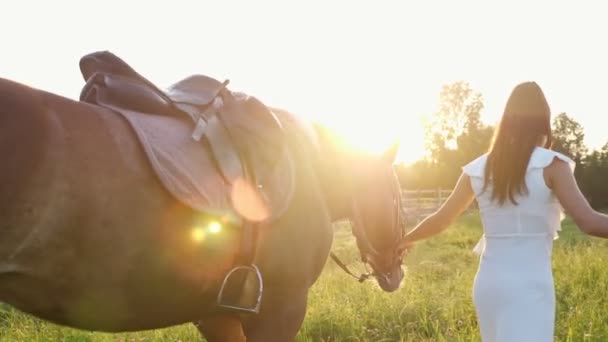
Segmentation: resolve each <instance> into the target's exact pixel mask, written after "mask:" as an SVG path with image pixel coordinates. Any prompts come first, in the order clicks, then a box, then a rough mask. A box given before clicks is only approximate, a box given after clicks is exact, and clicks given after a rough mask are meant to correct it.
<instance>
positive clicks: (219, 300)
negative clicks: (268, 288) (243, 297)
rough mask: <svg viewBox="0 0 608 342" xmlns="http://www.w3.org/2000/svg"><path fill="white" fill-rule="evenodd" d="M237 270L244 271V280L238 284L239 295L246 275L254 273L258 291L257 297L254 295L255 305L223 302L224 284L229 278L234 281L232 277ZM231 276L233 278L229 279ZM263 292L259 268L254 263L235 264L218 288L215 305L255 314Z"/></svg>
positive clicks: (235, 275)
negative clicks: (248, 305) (240, 284)
mask: <svg viewBox="0 0 608 342" xmlns="http://www.w3.org/2000/svg"><path fill="white" fill-rule="evenodd" d="M238 271H242V272H245V280H244V281H243V284H242V286H240V292H239V295H240V294H242V292H243V288H244V285H245V283H246V281H247V276H248V275H249V274H250V273H254V274H255V276H256V280H257V285H258V289H257V290H258V291H257V297H256V301H255V305H253V306H251V307H247V306H239V305H233V304H229V303H225V301H226V298H224V290H225V289H226V284H228V282H229V280H231V281H235V280H234V278H235V277H237V276H238V274H236V272H238ZM231 277H232V278H233V279H231ZM263 292H264V284H263V281H262V274H261V273H260V269H259V268H258V267H257V266H256V265H255V264H251V265H241V266H236V267H234V268H233V269H232V270H230V272H228V274H227V275H226V277H224V282H223V283H222V287H221V288H220V292H219V293H218V295H217V305H218V306H219V307H220V308H223V309H228V310H234V311H237V312H241V313H255V314H257V313H259V312H260V306H261V304H262V294H263Z"/></svg>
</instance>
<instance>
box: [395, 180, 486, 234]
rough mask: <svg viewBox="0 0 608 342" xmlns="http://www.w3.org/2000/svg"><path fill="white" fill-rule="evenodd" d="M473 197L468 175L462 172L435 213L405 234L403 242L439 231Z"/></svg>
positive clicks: (466, 206) (463, 208)
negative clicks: (450, 192) (452, 189)
mask: <svg viewBox="0 0 608 342" xmlns="http://www.w3.org/2000/svg"><path fill="white" fill-rule="evenodd" d="M474 199H475V194H474V193H473V189H472V188H471V180H470V179H469V176H467V175H465V174H462V175H460V178H459V179H458V183H456V187H455V188H454V191H452V194H451V195H450V197H448V199H447V200H446V201H445V203H443V205H442V206H441V207H440V208H439V210H437V211H436V212H435V213H433V214H431V215H430V216H429V217H427V218H426V219H424V220H423V221H422V222H420V223H419V224H418V225H417V226H416V228H414V229H412V230H411V231H409V232H408V233H407V234H406V236H405V241H406V242H405V244H407V245H411V243H412V242H414V241H417V240H423V239H427V238H429V237H431V236H433V235H436V234H439V233H441V232H442V231H443V230H444V229H446V228H447V227H448V226H449V225H450V223H452V221H454V219H455V218H457V217H458V216H460V214H462V212H464V211H465V210H466V209H467V208H468V207H469V205H471V202H473V200H474Z"/></svg>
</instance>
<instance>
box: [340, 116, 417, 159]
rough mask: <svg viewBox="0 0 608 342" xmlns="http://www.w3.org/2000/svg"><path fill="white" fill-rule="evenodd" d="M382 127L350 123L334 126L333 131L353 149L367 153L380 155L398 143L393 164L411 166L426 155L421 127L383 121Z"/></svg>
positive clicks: (412, 124)
mask: <svg viewBox="0 0 608 342" xmlns="http://www.w3.org/2000/svg"><path fill="white" fill-rule="evenodd" d="M382 122H386V124H384V125H377V124H376V125H375V127H369V126H361V125H354V124H352V122H350V123H349V124H348V125H346V124H345V123H344V122H342V123H341V124H339V123H336V124H334V126H335V127H334V130H335V131H336V135H337V137H338V138H340V139H343V140H344V141H345V142H346V143H347V144H349V145H351V146H353V148H355V149H357V150H360V151H365V152H368V153H374V154H381V153H382V152H383V151H384V150H386V149H387V148H388V147H389V146H391V144H392V143H394V142H395V141H396V140H399V141H400V147H399V153H398V154H397V157H396V160H395V164H411V163H414V162H416V161H418V160H420V159H422V158H424V156H425V154H426V150H425V147H424V130H423V128H422V126H421V125H416V123H415V122H412V123H411V124H409V125H405V124H402V123H400V122H393V123H391V121H390V120H388V119H387V120H384V121H382Z"/></svg>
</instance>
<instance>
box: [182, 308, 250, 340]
mask: <svg viewBox="0 0 608 342" xmlns="http://www.w3.org/2000/svg"><path fill="white" fill-rule="evenodd" d="M194 325H195V326H196V328H197V329H198V331H200V332H201V334H202V335H203V336H204V337H205V339H207V341H209V342H224V341H225V342H244V341H246V338H245V334H244V333H243V326H242V324H241V320H240V319H239V318H238V317H236V316H232V315H227V314H226V315H223V314H217V315H213V316H208V317H205V318H203V319H201V320H200V321H198V322H196V323H194Z"/></svg>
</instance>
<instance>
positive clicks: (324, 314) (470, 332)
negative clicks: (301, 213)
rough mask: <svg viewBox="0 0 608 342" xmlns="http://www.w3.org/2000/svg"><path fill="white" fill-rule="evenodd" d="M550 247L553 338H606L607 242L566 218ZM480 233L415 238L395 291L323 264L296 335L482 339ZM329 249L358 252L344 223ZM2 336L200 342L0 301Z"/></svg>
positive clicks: (461, 224) (184, 334)
mask: <svg viewBox="0 0 608 342" xmlns="http://www.w3.org/2000/svg"><path fill="white" fill-rule="evenodd" d="M563 229H564V230H563V232H562V234H561V237H560V239H558V240H557V241H556V242H555V248H554V258H553V265H554V276H555V283H556V296H557V310H558V312H557V323H556V331H555V334H556V340H557V341H608V314H606V310H607V309H608V272H607V270H608V267H606V263H607V262H608V242H605V241H602V240H599V239H591V238H588V237H586V236H584V235H582V234H581V233H579V232H578V230H577V229H576V227H575V226H574V225H573V224H572V222H570V221H566V222H565V223H564V225H563ZM480 234H481V228H480V224H479V218H478V215H476V214H472V215H469V216H465V217H462V218H461V219H460V220H459V221H458V222H457V223H456V224H454V226H453V227H451V228H450V229H449V230H448V231H447V232H446V233H444V234H442V235H441V236H439V237H437V238H435V239H431V240H429V241H426V242H424V243H420V244H419V245H418V246H417V247H416V249H415V250H414V251H413V252H412V253H411V254H410V256H409V258H408V259H407V261H406V265H407V267H408V270H407V275H406V279H405V281H404V284H403V286H402V288H401V289H400V290H398V291H397V292H395V293H392V294H387V293H383V292H382V291H381V290H380V288H379V287H378V286H377V285H375V283H372V282H366V283H364V284H359V283H357V282H356V281H355V280H353V279H352V278H349V277H347V276H346V275H345V274H344V273H343V272H342V271H341V270H339V269H338V268H337V267H335V265H333V264H332V263H328V265H327V268H326V270H325V271H324V273H323V275H322V276H321V278H320V279H319V281H318V282H317V283H316V284H315V286H314V287H313V288H312V291H311V295H310V300H309V310H308V313H307V316H306V320H305V323H304V325H303V327H302V329H301V331H300V334H299V335H298V341H479V340H480V338H479V334H478V331H477V323H476V319H475V313H474V309H473V306H472V301H471V291H472V284H473V277H474V275H475V272H476V270H477V263H478V258H477V256H476V255H475V254H473V253H472V252H471V249H472V248H473V246H474V245H475V243H476V242H477V239H478V238H479V236H480ZM334 250H335V251H336V252H337V253H339V254H340V255H344V256H346V258H347V259H348V257H351V258H352V259H353V260H354V257H355V256H356V247H355V245H354V239H353V238H352V236H351V235H350V233H349V232H348V230H346V229H340V230H339V231H338V232H337V233H336V244H335V246H334ZM0 341H2V342H9V341H10V342H17V341H28V342H29V341H71V342H76V341H125V342H127V341H183V342H185V341H201V338H200V337H199V335H198V333H197V331H196V330H195V329H194V328H193V327H192V326H191V325H183V326H178V327H174V328H169V329H162V330H155V331H146V332H141V333H131V334H102V333H89V332H83V331H79V330H74V329H69V328H63V327H58V326H56V325H52V324H49V323H45V322H42V321H40V320H37V319H34V318H31V317H30V316H27V315H24V314H21V313H19V312H18V311H16V310H12V309H10V308H8V307H4V308H2V307H1V306H0Z"/></svg>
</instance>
